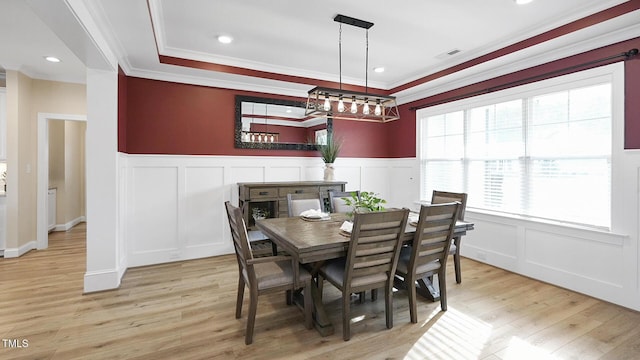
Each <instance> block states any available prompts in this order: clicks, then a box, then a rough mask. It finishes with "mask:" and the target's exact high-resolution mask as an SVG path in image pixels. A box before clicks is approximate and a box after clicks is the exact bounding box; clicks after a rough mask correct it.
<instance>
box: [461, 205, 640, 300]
mask: <svg viewBox="0 0 640 360" xmlns="http://www.w3.org/2000/svg"><path fill="white" fill-rule="evenodd" d="M465 219H466V220H467V221H470V222H473V223H474V224H475V228H474V230H473V231H471V232H469V233H468V235H467V236H465V237H464V238H463V240H462V246H461V252H460V253H461V255H462V256H464V257H468V258H471V259H475V260H478V261H481V262H484V263H487V264H490V265H493V266H497V267H500V268H503V269H506V270H510V271H513V272H516V273H519V274H522V275H525V276H528V277H531V278H534V279H538V280H542V281H545V282H548V283H551V284H554V285H558V286H561V287H564V288H567V289H571V290H574V291H577V292H581V293H584V294H588V295H591V296H593V297H596V298H599V299H603V300H607V301H610V302H613V303H617V304H620V305H623V306H626V307H630V308H634V309H638V304H637V302H634V299H636V298H637V295H638V294H637V288H635V287H633V286H628V284H630V283H633V282H634V279H636V278H637V276H638V273H637V269H625V266H624V263H625V258H627V257H629V258H632V259H631V261H632V262H633V261H635V262H637V254H636V253H634V252H633V251H631V248H632V247H631V246H630V244H631V241H630V238H629V236H627V235H616V234H611V233H606V232H599V231H593V230H587V229H581V228H569V227H565V226H558V225H554V224H544V223H540V222H535V221H530V220H526V219H520V218H516V217H505V216H497V215H492V214H485V213H480V212H474V211H473V210H472V209H467V212H466V216H465ZM634 270H636V271H635V272H634ZM462 277H463V281H465V280H464V269H463V272H462Z"/></svg>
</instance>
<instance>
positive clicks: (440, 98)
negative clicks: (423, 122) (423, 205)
mask: <svg viewBox="0 0 640 360" xmlns="http://www.w3.org/2000/svg"><path fill="white" fill-rule="evenodd" d="M633 48H640V38H635V39H632V40H627V41H623V42H620V43H616V44H612V45H609V46H605V47H602V48H599V49H595V50H592V51H588V52H585V53H581V54H577V55H574V56H571V57H568V58H564V59H560V60H557V61H553V62H550V63H547V64H543V65H540V66H536V67H532V68H529V69H525V70H522V71H518V72H514V73H511V74H507V75H504V76H500V77H497V78H493V79H490V80H486V81H483V82H479V83H476V84H472V85H469V86H465V87H462V88H458V89H454V90H451V91H448V92H445V93H441V94H437V95H434V96H430V97H427V98H425V99H420V100H416V101H414V102H411V103H408V104H404V105H402V106H400V117H401V118H400V120H398V121H395V122H392V123H390V124H389V125H390V128H389V136H390V137H391V138H392V140H391V143H392V144H393V146H392V148H391V149H390V153H389V157H392V158H401V157H415V156H416V144H415V138H416V112H415V111H414V110H411V108H412V107H419V108H423V107H425V106H424V105H427V104H430V106H433V105H436V104H441V103H447V102H451V101H454V100H457V99H458V98H465V97H470V96H465V95H466V94H472V93H488V92H490V91H488V90H489V89H491V88H499V89H502V88H508V87H505V86H504V85H505V84H512V83H514V82H517V84H512V85H511V87H513V86H518V85H522V84H526V83H531V82H534V80H531V81H523V80H524V79H529V78H532V77H538V78H536V80H535V81H539V80H543V79H547V78H551V77H554V76H560V75H565V74H569V73H572V72H577V71H582V70H586V69H589V68H594V67H597V66H602V65H606V64H611V63H614V62H617V61H620V59H618V60H610V61H608V62H602V63H598V64H597V65H591V66H585V67H580V68H578V69H572V70H567V71H562V72H560V70H561V69H564V68H567V67H572V66H577V65H580V64H584V63H588V62H590V61H595V60H599V59H602V58H606V57H609V56H612V55H616V54H621V53H624V52H627V51H629V50H631V49H633ZM549 72H558V73H555V74H554V75H549V76H541V75H543V74H546V73H549ZM496 91H497V90H496ZM637 99H640V55H638V56H636V57H635V58H633V59H631V60H627V61H626V62H625V149H640V102H639V101H638V100H637Z"/></svg>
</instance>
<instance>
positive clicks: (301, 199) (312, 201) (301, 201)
mask: <svg viewBox="0 0 640 360" xmlns="http://www.w3.org/2000/svg"><path fill="white" fill-rule="evenodd" d="M323 203H324V201H323V200H322V195H320V193H319V192H312V193H300V194H287V208H288V209H289V217H294V216H299V215H300V213H302V212H303V211H306V210H320V211H324V206H323Z"/></svg>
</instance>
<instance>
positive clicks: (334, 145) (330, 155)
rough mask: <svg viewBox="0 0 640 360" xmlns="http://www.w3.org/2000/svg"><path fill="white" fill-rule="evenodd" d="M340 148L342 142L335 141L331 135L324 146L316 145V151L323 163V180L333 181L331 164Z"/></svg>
mask: <svg viewBox="0 0 640 360" xmlns="http://www.w3.org/2000/svg"><path fill="white" fill-rule="evenodd" d="M341 147H342V141H340V140H339V139H336V137H335V136H334V135H333V134H330V135H328V136H327V143H326V144H317V145H316V149H317V150H318V152H319V153H320V156H321V157H322V161H324V164H325V167H324V180H325V181H333V163H334V162H335V161H336V159H337V158H338V154H339V153H340V148H341Z"/></svg>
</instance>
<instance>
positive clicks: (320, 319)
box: [311, 281, 335, 336]
mask: <svg viewBox="0 0 640 360" xmlns="http://www.w3.org/2000/svg"><path fill="white" fill-rule="evenodd" d="M311 297H312V298H313V307H314V315H315V316H314V320H315V321H314V322H315V327H316V330H318V332H319V333H320V335H322V336H329V335H333V333H334V331H335V329H334V328H333V324H332V323H331V320H329V316H328V315H327V311H326V310H325V308H324V304H323V303H322V296H321V294H320V290H319V289H318V284H317V282H316V281H312V282H311Z"/></svg>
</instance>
